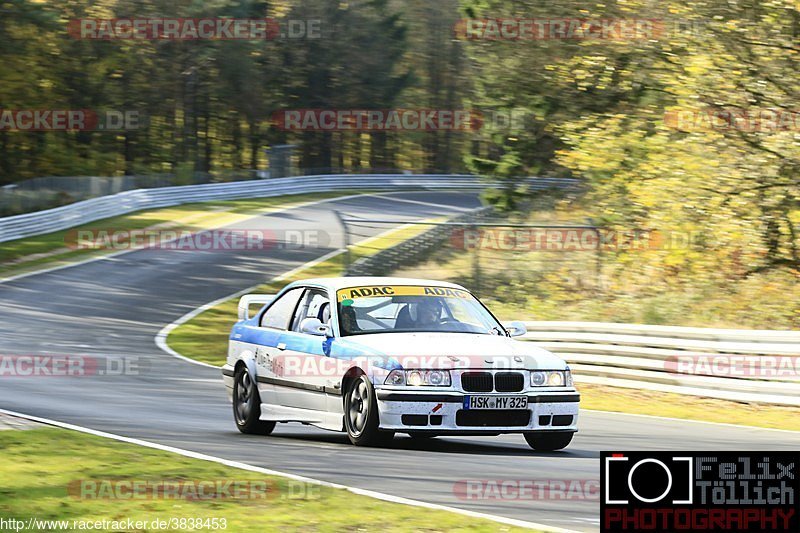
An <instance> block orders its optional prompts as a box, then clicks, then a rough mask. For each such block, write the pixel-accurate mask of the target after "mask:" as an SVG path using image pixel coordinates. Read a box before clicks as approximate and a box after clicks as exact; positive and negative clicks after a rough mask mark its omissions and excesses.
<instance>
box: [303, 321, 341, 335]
mask: <svg viewBox="0 0 800 533" xmlns="http://www.w3.org/2000/svg"><path fill="white" fill-rule="evenodd" d="M300 333H306V334H307V335H317V336H319V337H332V336H333V332H332V331H331V327H330V326H328V325H327V324H323V323H322V322H320V320H319V319H318V318H313V317H309V318H304V319H303V321H302V322H300Z"/></svg>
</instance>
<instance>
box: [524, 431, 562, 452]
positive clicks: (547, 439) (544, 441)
mask: <svg viewBox="0 0 800 533" xmlns="http://www.w3.org/2000/svg"><path fill="white" fill-rule="evenodd" d="M572 435H574V433H566V432H565V433H560V432H559V433H550V432H547V431H540V432H529V433H525V440H526V441H528V445H529V446H530V447H531V448H533V449H534V450H536V451H540V452H552V451H555V450H561V449H562V448H566V447H567V446H569V443H570V442H572Z"/></svg>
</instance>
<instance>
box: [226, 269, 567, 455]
mask: <svg viewBox="0 0 800 533" xmlns="http://www.w3.org/2000/svg"><path fill="white" fill-rule="evenodd" d="M253 304H259V305H260V310H259V311H258V312H257V313H255V314H254V315H252V316H250V307H251V306H252V305H253ZM524 333H525V327H524V325H522V324H521V323H519V322H514V323H511V324H508V325H506V326H503V325H501V324H500V322H498V321H497V319H496V318H495V317H494V315H492V313H490V312H489V310H488V309H486V307H484V305H483V304H482V303H481V302H480V301H479V300H478V299H477V298H475V297H474V296H473V295H472V294H471V293H470V292H469V291H468V290H466V289H465V288H464V287H461V286H459V285H455V284H452V283H444V282H439V281H429V280H419V279H401V278H383V277H361V278H358V277H353V278H347V277H343V278H329V279H309V280H304V281H297V282H294V283H291V284H289V285H288V286H286V287H285V288H284V289H283V290H282V291H281V292H280V293H279V294H277V295H276V296H272V295H258V294H250V295H246V296H243V297H242V298H241V300H240V301H239V321H238V322H236V324H235V325H234V326H233V329H232V331H231V335H230V342H229V348H228V358H227V362H226V364H225V366H223V369H222V374H223V379H224V381H225V385H226V386H227V390H228V396H229V397H230V398H231V399H232V401H233V414H234V419H235V421H236V426H237V427H238V428H239V430H240V431H242V432H244V433H260V434H269V433H271V432H272V430H273V429H274V428H275V423H276V422H301V423H303V424H310V425H313V426H317V427H320V428H324V429H330V430H335V431H346V432H347V435H348V436H349V438H350V441H351V442H353V444H357V445H376V444H380V443H384V442H387V441H388V440H390V439H391V438H392V437H393V436H394V434H395V433H396V432H400V433H408V434H409V435H411V436H412V437H416V438H426V437H434V436H437V435H499V434H501V433H522V434H523V435H524V436H525V440H526V441H527V442H528V444H530V446H531V447H533V448H534V449H536V450H558V449H561V448H564V447H565V446H567V445H568V444H569V443H570V441H571V440H572V435H573V434H574V433H575V432H576V431H577V421H578V402H579V399H580V397H579V395H578V392H577V391H576V390H575V388H574V386H573V383H572V376H571V375H570V371H569V367H568V366H567V365H566V363H565V362H564V360H562V359H560V358H558V357H556V356H555V355H553V354H551V353H550V352H548V351H546V350H544V349H542V348H538V347H536V346H534V345H533V344H531V343H529V342H521V341H518V340H515V339H512V338H511V337H514V336H519V335H522V334H524Z"/></svg>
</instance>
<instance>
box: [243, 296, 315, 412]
mask: <svg viewBox="0 0 800 533" xmlns="http://www.w3.org/2000/svg"><path fill="white" fill-rule="evenodd" d="M304 290H305V288H303V287H296V288H293V289H290V290H288V291H286V292H285V293H284V294H282V295H281V296H280V297H278V298H277V299H275V300H274V301H273V302H272V303H271V304H270V305H269V306H268V307H267V308H266V309H265V310H264V311H263V312H262V313H261V316H260V317H259V321H258V326H257V327H256V328H255V330H256V331H255V332H254V337H255V340H256V342H255V343H254V350H255V358H256V371H257V373H258V376H259V377H261V378H263V379H261V380H259V383H258V391H259V393H260V395H261V403H265V404H274V405H280V399H279V398H278V395H277V391H276V387H275V383H276V382H277V381H278V378H279V376H278V375H277V373H276V369H275V360H276V357H277V356H278V355H279V354H281V353H283V350H285V348H286V346H285V345H284V344H282V340H281V336H282V335H283V334H284V333H285V332H286V330H287V328H288V327H289V324H290V320H291V319H292V317H293V316H294V312H295V309H296V308H297V304H298V302H299V301H300V298H301V297H302V296H303V291H304Z"/></svg>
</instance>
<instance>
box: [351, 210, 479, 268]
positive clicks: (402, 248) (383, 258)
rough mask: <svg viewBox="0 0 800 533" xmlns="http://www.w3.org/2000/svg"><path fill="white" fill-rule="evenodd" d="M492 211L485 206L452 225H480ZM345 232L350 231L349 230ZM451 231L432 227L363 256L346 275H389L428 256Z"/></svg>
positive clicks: (454, 220)
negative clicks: (458, 223)
mask: <svg viewBox="0 0 800 533" xmlns="http://www.w3.org/2000/svg"><path fill="white" fill-rule="evenodd" d="M490 212H491V208H490V207H481V208H478V209H475V210H474V211H470V212H467V213H464V214H461V215H457V216H455V217H452V218H450V219H449V222H465V223H478V222H479V221H481V220H483V219H484V217H486V216H487V215H488V214H489V213H490ZM343 222H344V223H345V224H347V220H345V219H343ZM351 222H352V221H351ZM355 222H357V220H356V221H355ZM420 224H423V225H424V222H420ZM345 231H347V229H346V228H345ZM451 231H452V230H451V228H450V227H448V226H444V225H435V224H432V225H431V227H430V228H429V229H427V230H425V231H423V232H422V233H420V234H419V235H416V236H414V237H413V238H411V239H407V240H405V241H402V242H400V243H398V244H395V245H394V246H391V247H389V248H386V249H384V250H381V251H379V252H378V253H376V254H373V255H370V256H367V257H362V258H361V259H359V260H358V261H356V262H354V263H353V264H352V265H348V266H347V269H346V273H345V275H346V276H385V275H387V274H389V273H391V272H392V271H394V270H396V269H398V268H400V267H401V266H405V265H408V264H412V263H414V262H417V261H419V260H420V259H421V258H423V257H425V256H426V255H427V254H428V253H430V252H431V251H432V250H434V249H436V248H438V247H439V246H440V245H441V244H442V243H443V242H444V241H446V240H447V239H448V238H449V237H450V233H451Z"/></svg>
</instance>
